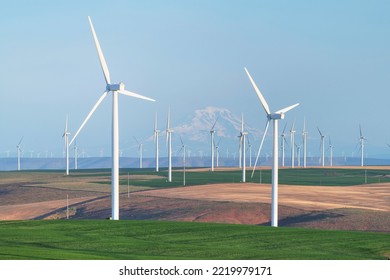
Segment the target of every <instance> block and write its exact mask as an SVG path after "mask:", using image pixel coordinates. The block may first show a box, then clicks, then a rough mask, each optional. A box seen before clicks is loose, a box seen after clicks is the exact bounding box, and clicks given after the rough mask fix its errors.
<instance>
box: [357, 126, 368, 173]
mask: <svg viewBox="0 0 390 280" xmlns="http://www.w3.org/2000/svg"><path fill="white" fill-rule="evenodd" d="M359 128H360V137H359V141H360V151H361V160H360V166H364V141H367V139H366V138H365V137H364V136H363V133H362V126H361V125H359Z"/></svg>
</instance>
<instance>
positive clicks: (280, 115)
mask: <svg viewBox="0 0 390 280" xmlns="http://www.w3.org/2000/svg"><path fill="white" fill-rule="evenodd" d="M245 72H246V74H247V75H248V78H249V80H250V81H251V83H252V86H253V88H254V90H255V91H256V94H257V96H258V98H259V99H260V102H261V105H263V108H264V111H265V112H266V114H267V123H266V126H265V130H264V135H263V138H262V139H261V143H260V148H259V151H258V153H257V157H256V162H255V165H254V168H253V172H252V177H253V173H254V171H255V168H256V164H257V159H258V158H259V155H260V151H261V147H262V145H263V142H264V138H265V135H266V134H267V130H268V126H269V123H270V122H271V120H272V121H273V125H274V133H273V138H274V141H273V165H272V214H271V226H273V227H277V226H278V168H279V167H278V120H280V119H284V116H285V113H287V112H288V111H290V110H291V109H293V108H295V107H296V106H298V105H299V103H297V104H294V105H292V106H289V107H286V108H284V109H282V110H279V111H276V112H275V113H271V111H270V109H269V107H268V104H267V102H266V101H265V99H264V97H263V95H262V94H261V92H260V90H259V89H258V88H257V86H256V84H255V82H254V81H253V79H252V77H251V75H250V74H249V72H248V70H246V68H245Z"/></svg>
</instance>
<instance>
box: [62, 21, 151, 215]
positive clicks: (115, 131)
mask: <svg viewBox="0 0 390 280" xmlns="http://www.w3.org/2000/svg"><path fill="white" fill-rule="evenodd" d="M88 20H89V24H90V27H91V31H92V36H93V39H94V41H95V45H96V49H97V52H98V56H99V60H100V65H101V67H102V70H103V75H104V79H105V82H106V88H105V90H104V93H103V94H102V96H101V97H100V98H99V100H98V101H97V102H96V104H95V105H94V106H93V108H92V110H91V111H90V112H89V114H88V115H87V117H86V118H85V120H84V122H83V123H82V124H81V126H80V128H79V130H78V131H77V132H76V134H75V135H74V136H73V139H72V140H71V141H70V143H69V144H72V142H73V141H74V140H75V139H76V137H77V135H78V134H79V132H80V131H81V129H82V128H83V127H84V125H85V124H86V123H87V121H88V120H89V118H90V117H91V116H92V114H93V113H94V112H95V110H96V109H97V107H98V106H99V105H100V103H101V102H102V101H103V100H104V98H106V96H107V94H108V93H109V92H111V93H112V167H111V192H112V194H111V199H112V202H111V203H112V209H111V210H112V219H113V220H119V125H118V94H123V95H127V96H130V97H135V98H139V99H145V100H149V101H155V100H153V99H151V98H148V97H145V96H142V95H139V94H136V93H133V92H130V91H127V90H125V85H124V84H123V82H120V83H119V84H115V83H111V79H110V73H109V71H108V67H107V63H106V60H105V58H104V55H103V52H102V49H101V48H100V44H99V41H98V38H97V36H96V33H95V29H94V28H93V25H92V21H91V18H90V17H88Z"/></svg>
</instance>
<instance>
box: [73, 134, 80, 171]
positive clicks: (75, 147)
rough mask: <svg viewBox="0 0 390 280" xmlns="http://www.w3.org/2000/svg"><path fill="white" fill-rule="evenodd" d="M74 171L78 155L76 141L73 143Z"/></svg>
mask: <svg viewBox="0 0 390 280" xmlns="http://www.w3.org/2000/svg"><path fill="white" fill-rule="evenodd" d="M73 149H74V169H76V170H77V169H78V166H77V161H78V154H79V151H78V150H79V148H78V147H77V144H76V141H74V147H73Z"/></svg>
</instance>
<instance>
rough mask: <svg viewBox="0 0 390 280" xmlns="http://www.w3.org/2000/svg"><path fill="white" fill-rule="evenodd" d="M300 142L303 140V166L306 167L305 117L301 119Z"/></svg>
mask: <svg viewBox="0 0 390 280" xmlns="http://www.w3.org/2000/svg"><path fill="white" fill-rule="evenodd" d="M302 142H303V167H304V168H306V142H307V131H306V119H305V118H304V119H303V130H302Z"/></svg>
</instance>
